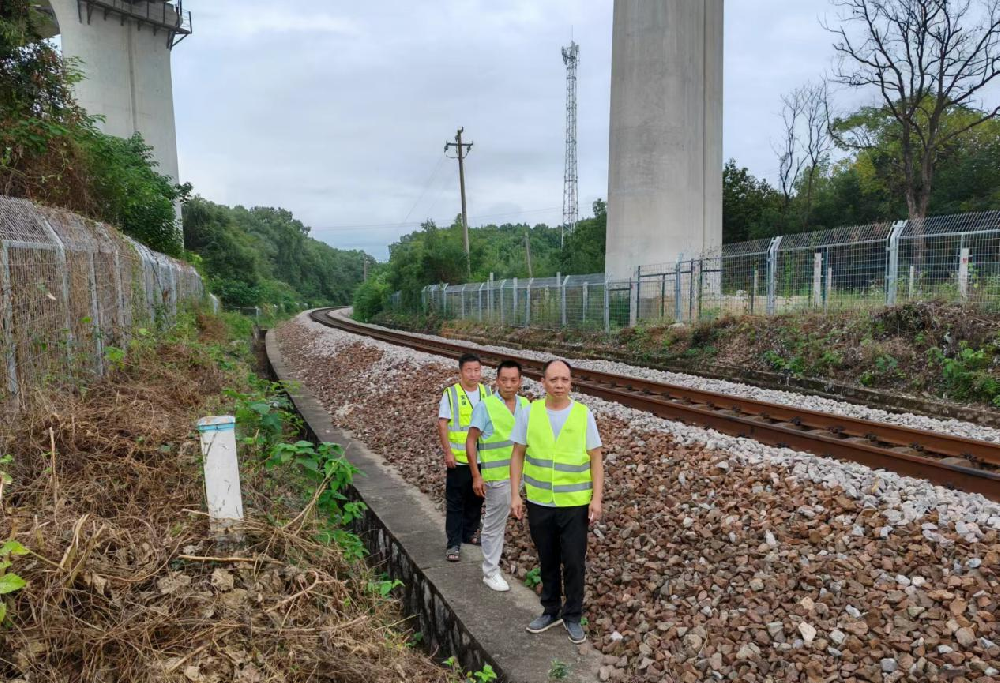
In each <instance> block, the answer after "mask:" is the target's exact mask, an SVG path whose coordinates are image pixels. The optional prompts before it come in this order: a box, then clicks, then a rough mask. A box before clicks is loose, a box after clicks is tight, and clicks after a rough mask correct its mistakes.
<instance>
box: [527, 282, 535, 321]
mask: <svg viewBox="0 0 1000 683" xmlns="http://www.w3.org/2000/svg"><path fill="white" fill-rule="evenodd" d="M534 281H535V278H533V277H529V278H528V286H527V287H525V288H524V326H525V327H527V326H528V325H530V324H531V283H532V282H534Z"/></svg>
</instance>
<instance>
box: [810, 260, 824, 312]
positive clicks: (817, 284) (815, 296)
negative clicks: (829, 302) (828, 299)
mask: <svg viewBox="0 0 1000 683" xmlns="http://www.w3.org/2000/svg"><path fill="white" fill-rule="evenodd" d="M822 301H823V252H821V251H817V252H816V253H815V254H813V289H812V305H813V306H814V307H819V306H820V304H821V303H822Z"/></svg>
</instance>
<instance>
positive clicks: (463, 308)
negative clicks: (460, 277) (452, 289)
mask: <svg viewBox="0 0 1000 683" xmlns="http://www.w3.org/2000/svg"><path fill="white" fill-rule="evenodd" d="M465 288H466V285H462V291H460V292H459V293H458V297H459V299H461V305H460V308H461V311H462V312H461V318H462V320H465Z"/></svg>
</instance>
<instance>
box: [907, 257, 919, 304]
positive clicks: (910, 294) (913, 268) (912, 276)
mask: <svg viewBox="0 0 1000 683" xmlns="http://www.w3.org/2000/svg"><path fill="white" fill-rule="evenodd" d="M916 275H917V268H916V266H914V265H912V264H911V265H910V277H909V282H908V283H907V287H906V290H907V294H908V298H909V299H912V298H913V286H914V280H915V279H916Z"/></svg>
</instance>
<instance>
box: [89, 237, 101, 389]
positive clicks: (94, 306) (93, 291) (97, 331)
mask: <svg viewBox="0 0 1000 683" xmlns="http://www.w3.org/2000/svg"><path fill="white" fill-rule="evenodd" d="M87 265H88V266H89V268H88V271H87V280H88V283H87V284H88V285H89V286H90V316H91V324H92V325H93V326H94V346H95V350H96V351H97V374H99V375H103V374H104V338H103V336H102V330H101V309H100V306H98V303H97V272H96V271H95V269H94V252H92V251H88V252H87Z"/></svg>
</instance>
